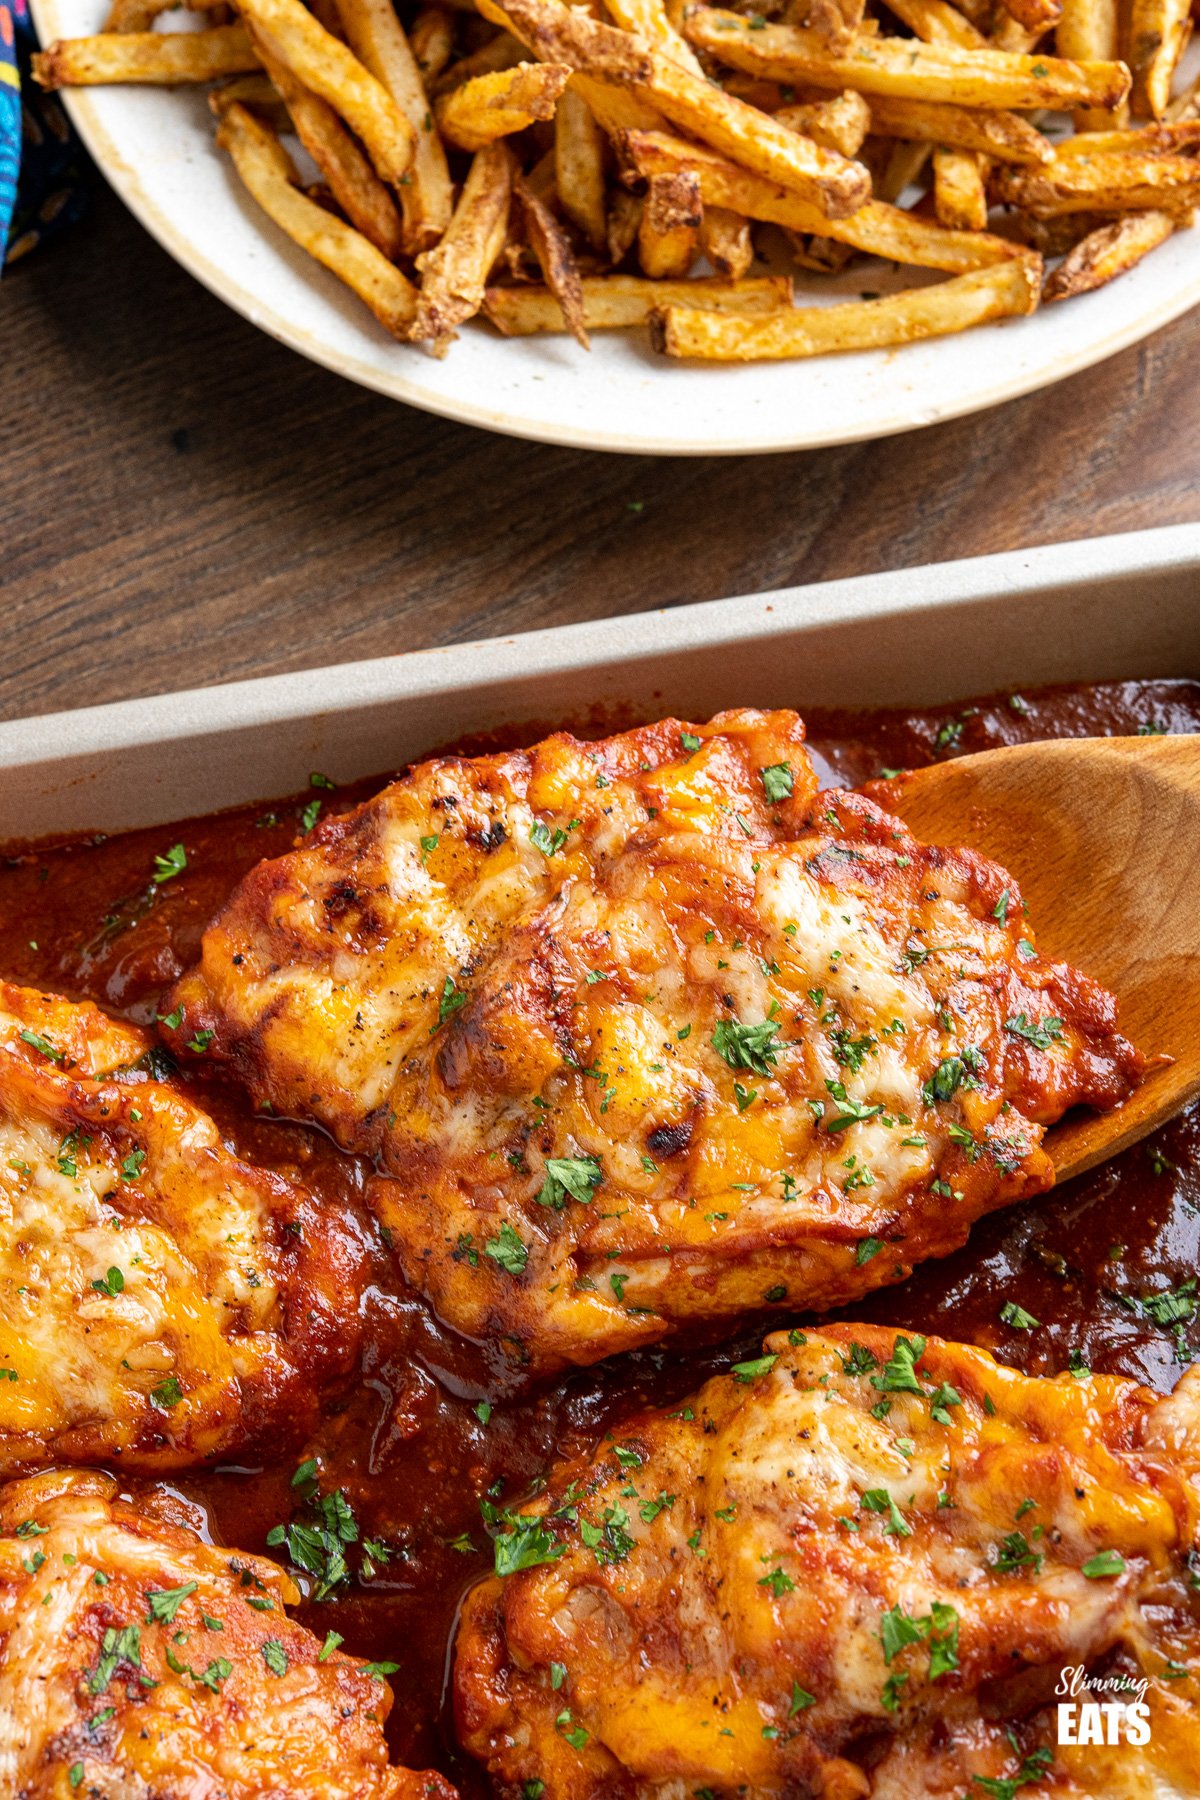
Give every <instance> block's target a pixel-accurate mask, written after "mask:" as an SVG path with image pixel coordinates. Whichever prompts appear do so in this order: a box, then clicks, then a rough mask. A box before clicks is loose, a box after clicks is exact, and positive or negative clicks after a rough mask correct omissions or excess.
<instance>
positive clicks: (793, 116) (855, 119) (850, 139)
mask: <svg viewBox="0 0 1200 1800" xmlns="http://www.w3.org/2000/svg"><path fill="white" fill-rule="evenodd" d="M775 122H776V124H777V125H786V126H787V127H788V130H789V131H802V132H805V133H806V134H807V135H808V136H809V137H810V138H812V140H813V142H814V143H817V144H824V146H825V148H826V149H827V150H837V151H839V152H840V153H841V154H842V155H843V156H857V155H858V153H859V151H860V150H861V149H862V147H863V139H864V138H865V137H866V135H867V133H868V131H870V129H871V109H870V107H869V106H868V105H867V103H866V101H865V100H864V99H863V97H862V95H861V94H856V93H855V92H854V90H853V88H847V89H846V91H845V93H842V94H835V95H833V97H832V98H831V99H829V100H811V101H808V102H807V103H805V104H802V105H799V106H783V107H780V109H779V111H778V112H777V113H776V114H775Z"/></svg>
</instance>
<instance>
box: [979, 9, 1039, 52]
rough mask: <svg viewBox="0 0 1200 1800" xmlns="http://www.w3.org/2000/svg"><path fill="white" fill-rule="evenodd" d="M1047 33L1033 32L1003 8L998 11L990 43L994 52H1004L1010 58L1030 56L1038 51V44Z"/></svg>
mask: <svg viewBox="0 0 1200 1800" xmlns="http://www.w3.org/2000/svg"><path fill="white" fill-rule="evenodd" d="M1044 36H1045V33H1044V32H1042V31H1039V30H1036V29H1035V30H1033V31H1031V30H1030V29H1029V27H1028V26H1027V25H1022V23H1021V21H1020V19H1014V18H1013V15H1012V14H1011V13H1010V12H1006V11H1005V10H1004V8H1003V7H1000V8H999V9H998V10H997V15H996V26H995V29H994V30H993V32H992V34H991V37H990V38H989V39H988V42H989V43H990V44H991V46H992V48H993V49H994V50H1003V51H1004V52H1005V54H1006V55H1008V56H1029V55H1030V54H1031V53H1032V52H1033V51H1034V50H1036V49H1037V47H1038V43H1039V41H1040V39H1041V38H1042V37H1044Z"/></svg>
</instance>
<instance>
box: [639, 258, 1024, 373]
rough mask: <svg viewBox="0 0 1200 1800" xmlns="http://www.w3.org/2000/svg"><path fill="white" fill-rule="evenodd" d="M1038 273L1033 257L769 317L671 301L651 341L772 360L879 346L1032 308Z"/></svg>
mask: <svg viewBox="0 0 1200 1800" xmlns="http://www.w3.org/2000/svg"><path fill="white" fill-rule="evenodd" d="M1039 273H1040V265H1037V264H1035V263H1032V262H1029V263H1027V262H1008V263H1000V264H997V266H996V267H995V268H993V269H977V270H975V271H974V272H973V273H972V274H970V275H959V276H957V277H956V278H955V279H954V280H953V281H943V282H939V283H938V284H937V285H936V286H934V287H925V288H913V289H910V290H909V291H908V292H907V293H904V294H889V295H888V296H887V297H886V298H885V299H882V300H851V301H848V302H847V303H846V304H844V305H840V306H806V307H796V308H793V309H792V310H791V311H790V312H786V313H776V314H772V315H770V316H769V317H767V318H765V319H744V318H743V319H730V318H722V317H721V316H719V315H718V314H715V313H711V312H703V311H701V310H700V309H699V308H693V307H685V306H668V307H666V308H664V309H663V310H662V311H661V312H658V313H656V314H655V315H654V317H653V318H652V319H651V321H650V331H651V338H652V341H653V343H654V346H655V348H656V349H658V350H662V351H665V353H666V354H667V355H668V356H680V357H699V358H702V359H703V360H704V361H706V362H764V361H772V362H775V361H781V360H784V359H788V358H792V357H799V356H825V355H829V354H830V353H831V352H835V351H845V350H877V349H882V348H884V347H886V346H888V345H891V344H911V343H913V342H915V341H916V340H918V339H920V338H931V337H945V336H946V335H948V334H949V333H951V332H955V331H968V330H970V329H971V328H972V327H973V326H975V325H986V324H987V323H989V321H991V320H993V319H1004V318H1013V317H1017V316H1020V315H1021V314H1025V313H1031V312H1033V311H1034V309H1035V308H1036V306H1037V303H1038V276H1039Z"/></svg>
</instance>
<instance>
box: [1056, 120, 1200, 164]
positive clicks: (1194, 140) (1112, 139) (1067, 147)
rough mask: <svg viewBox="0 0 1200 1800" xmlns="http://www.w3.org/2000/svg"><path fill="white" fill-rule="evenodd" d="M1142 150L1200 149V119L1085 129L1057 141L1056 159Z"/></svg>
mask: <svg viewBox="0 0 1200 1800" xmlns="http://www.w3.org/2000/svg"><path fill="white" fill-rule="evenodd" d="M1109 150H1138V151H1145V152H1147V153H1149V154H1151V155H1156V156H1162V155H1166V154H1168V153H1174V152H1178V153H1179V154H1180V155H1181V156H1192V155H1196V154H1197V153H1200V119H1181V120H1180V122H1179V123H1178V124H1164V125H1135V126H1129V127H1127V128H1126V129H1125V130H1123V131H1081V132H1078V133H1077V134H1076V135H1075V136H1074V137H1069V138H1060V139H1059V140H1058V142H1057V143H1056V144H1055V145H1054V149H1053V154H1054V158H1055V160H1057V159H1058V158H1060V157H1064V156H1095V155H1096V154H1097V152H1099V151H1109Z"/></svg>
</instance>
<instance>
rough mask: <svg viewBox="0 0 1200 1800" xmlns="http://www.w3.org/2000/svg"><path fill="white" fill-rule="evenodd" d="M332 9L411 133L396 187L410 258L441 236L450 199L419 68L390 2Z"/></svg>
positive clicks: (352, 2) (355, 1)
mask: <svg viewBox="0 0 1200 1800" xmlns="http://www.w3.org/2000/svg"><path fill="white" fill-rule="evenodd" d="M337 8H338V13H339V15H340V17H341V21H342V26H343V28H344V30H345V33H346V36H347V38H348V39H349V42H350V47H351V49H352V50H353V51H354V53H355V55H356V56H357V57H358V58H359V60H360V61H361V62H362V63H363V65H364V66H365V67H366V68H368V69H369V70H370V71H371V73H372V75H373V76H374V77H375V79H376V81H378V82H379V84H380V86H381V87H382V88H383V89H384V90H385V92H386V93H387V94H388V96H389V97H390V99H391V101H392V103H393V105H394V106H396V107H397V108H398V109H399V111H400V113H401V114H402V115H403V117H404V118H405V119H406V120H407V122H408V126H409V130H410V131H411V132H412V137H413V155H412V167H411V168H410V169H409V171H408V178H407V180H406V181H405V182H404V183H403V184H402V186H401V189H400V210H401V212H402V213H403V215H404V237H405V246H406V248H407V250H408V251H409V254H410V255H414V256H415V255H417V254H419V253H420V251H422V250H424V249H426V248H427V247H428V246H429V245H430V244H432V243H435V242H436V241H437V239H438V238H440V237H441V235H442V233H443V231H445V229H446V227H447V225H448V224H449V223H450V213H451V208H452V206H453V201H454V193H453V189H452V188H451V186H450V170H449V168H448V167H447V164H446V152H445V150H444V149H443V147H442V140H441V138H440V137H439V136H438V134H437V132H436V131H435V129H434V124H433V113H432V111H431V109H430V105H429V97H428V95H427V94H426V92H425V84H424V82H423V81H422V79H421V71H420V69H419V68H418V67H417V59H416V57H415V56H414V55H413V53H412V49H411V47H410V45H409V42H408V39H407V38H406V37H405V35H404V28H403V26H402V25H401V23H400V21H399V19H398V18H397V17H396V11H395V8H394V7H393V6H392V3H391V0H337ZM380 173H381V174H382V173H383V171H382V170H381V171H380Z"/></svg>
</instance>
